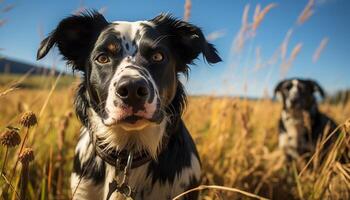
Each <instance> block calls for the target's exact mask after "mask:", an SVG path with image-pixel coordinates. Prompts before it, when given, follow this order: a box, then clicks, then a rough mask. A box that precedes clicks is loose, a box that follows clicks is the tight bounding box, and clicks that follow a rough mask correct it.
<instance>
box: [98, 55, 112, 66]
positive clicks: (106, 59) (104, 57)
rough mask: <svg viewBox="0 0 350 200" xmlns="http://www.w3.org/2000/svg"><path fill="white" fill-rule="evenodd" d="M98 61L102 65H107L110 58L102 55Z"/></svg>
mask: <svg viewBox="0 0 350 200" xmlns="http://www.w3.org/2000/svg"><path fill="white" fill-rule="evenodd" d="M96 61H97V62H99V63H101V64H106V63H108V62H109V58H108V56H106V55H105V54H101V55H99V56H98V57H97V58H96Z"/></svg>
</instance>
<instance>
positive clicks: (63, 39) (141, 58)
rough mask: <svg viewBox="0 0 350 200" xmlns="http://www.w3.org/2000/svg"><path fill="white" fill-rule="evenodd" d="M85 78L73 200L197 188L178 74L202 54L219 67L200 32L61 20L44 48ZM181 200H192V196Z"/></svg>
mask: <svg viewBox="0 0 350 200" xmlns="http://www.w3.org/2000/svg"><path fill="white" fill-rule="evenodd" d="M54 45H57V47H58V49H59V51H60V53H61V54H62V55H63V56H64V58H65V59H66V60H67V63H68V64H69V65H71V66H72V67H73V69H74V70H78V71H81V72H82V75H83V78H82V83H81V84H80V86H79V89H78V91H77V94H76V98H75V107H76V113H77V115H78V117H79V119H80V120H81V122H82V124H83V128H82V130H81V136H80V138H79V142H78V145H77V147H76V151H75V158H74V169H73V174H72V177H71V187H72V192H73V194H74V199H93V200H97V199H101V200H102V199H103V200H106V199H123V198H124V197H130V196H131V197H132V198H134V199H150V200H156V199H160V200H165V199H172V198H173V197H175V196H176V195H178V194H180V193H182V192H184V191H186V190H188V189H190V188H193V187H195V186H198V184H199V183H200V176H201V166H200V159H199V156H198V153H197V150H196V147H195V144H194V142H193V140H192V138H191V136H190V134H189V132H188V131H187V129H186V127H185V125H184V122H183V121H182V119H181V114H182V111H183V108H184V106H185V104H186V95H185V92H184V89H183V85H182V84H181V82H180V81H179V75H180V74H181V73H185V74H186V73H187V71H188V68H189V66H188V65H189V64H192V62H193V60H194V59H196V58H197V57H198V55H199V54H200V53H202V54H203V56H204V58H205V59H206V60H207V61H208V62H209V63H217V62H219V61H221V59H220V57H219V56H218V54H217V52H216V49H215V48H214V47H213V45H212V44H210V43H208V42H207V41H206V39H205V37H204V35H203V33H202V31H201V30H200V29H199V28H198V27H196V26H194V25H191V24H189V23H187V22H184V21H181V20H177V19H174V18H173V17H171V16H169V15H163V14H162V15H159V16H157V17H155V18H154V19H151V20H148V21H136V22H127V21H115V22H107V21H106V19H105V18H104V17H103V16H102V15H101V14H98V13H96V12H87V13H84V14H81V15H74V16H70V17H67V18H65V19H63V20H62V21H61V22H60V23H59V25H58V26H57V28H56V29H55V30H54V31H53V32H52V33H51V34H50V35H49V36H48V37H47V38H46V39H44V40H43V41H42V43H41V45H40V48H39V50H38V55H37V57H38V59H41V58H43V57H44V56H45V55H46V54H47V53H48V51H49V50H50V49H51V48H52V47H53V46H54ZM184 198H185V199H196V198H197V193H190V194H189V195H186V196H185V197H184Z"/></svg>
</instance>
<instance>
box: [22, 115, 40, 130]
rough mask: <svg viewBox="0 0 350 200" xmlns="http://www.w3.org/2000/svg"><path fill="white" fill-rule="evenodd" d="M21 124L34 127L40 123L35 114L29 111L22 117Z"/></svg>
mask: <svg viewBox="0 0 350 200" xmlns="http://www.w3.org/2000/svg"><path fill="white" fill-rule="evenodd" d="M19 123H20V124H21V125H22V126H24V127H27V128H29V127H31V126H34V125H36V124H37V123H38V121H37V118H36V115H35V113H34V112H32V111H28V112H25V113H24V114H23V115H22V116H21V120H20V121H19Z"/></svg>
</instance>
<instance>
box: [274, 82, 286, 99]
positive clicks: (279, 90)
mask: <svg viewBox="0 0 350 200" xmlns="http://www.w3.org/2000/svg"><path fill="white" fill-rule="evenodd" d="M285 82H286V80H284V81H280V82H279V83H278V84H277V85H276V87H275V89H274V91H273V98H274V99H277V100H278V101H282V99H283V98H282V86H283V84H284V83H285Z"/></svg>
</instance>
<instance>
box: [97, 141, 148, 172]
mask: <svg viewBox="0 0 350 200" xmlns="http://www.w3.org/2000/svg"><path fill="white" fill-rule="evenodd" d="M94 147H95V150H96V154H97V155H98V156H99V157H100V158H101V159H102V160H103V161H105V162H107V163H108V164H110V165H112V166H115V167H116V168H118V169H120V170H123V169H124V168H125V166H126V165H127V161H128V157H129V153H130V152H128V151H127V150H121V151H117V150H109V151H106V150H105V145H102V144H101V139H99V138H96V140H95V142H94ZM150 160H152V158H151V156H150V155H149V154H148V153H147V152H146V151H141V152H137V153H134V154H133V158H132V162H131V169H133V168H137V167H140V166H141V165H144V164H146V163H147V162H149V161H150Z"/></svg>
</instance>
